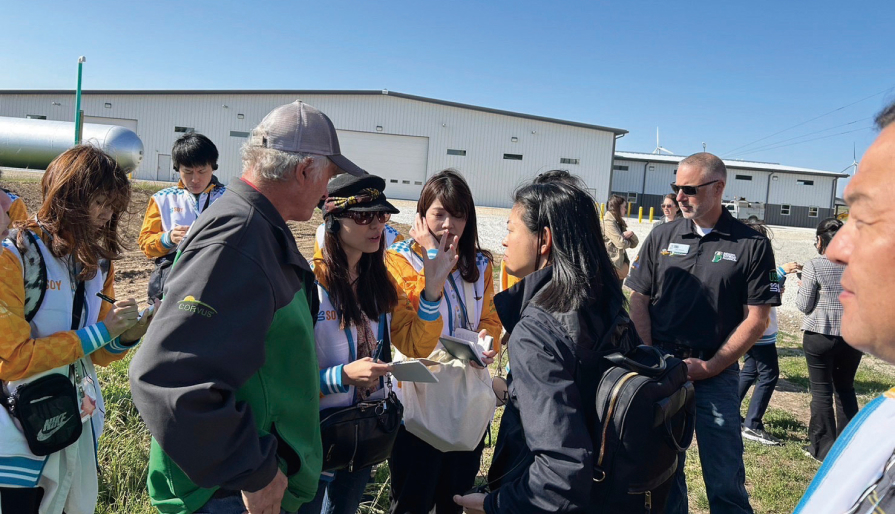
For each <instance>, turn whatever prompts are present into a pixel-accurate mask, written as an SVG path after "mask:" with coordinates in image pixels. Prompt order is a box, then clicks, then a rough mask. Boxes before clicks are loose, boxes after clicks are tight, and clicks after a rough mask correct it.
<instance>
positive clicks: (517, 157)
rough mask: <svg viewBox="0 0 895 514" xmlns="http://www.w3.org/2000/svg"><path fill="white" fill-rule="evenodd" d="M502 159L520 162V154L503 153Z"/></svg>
mask: <svg viewBox="0 0 895 514" xmlns="http://www.w3.org/2000/svg"><path fill="white" fill-rule="evenodd" d="M503 158H504V159H507V160H509V161H521V160H522V154H520V153H505V154H503Z"/></svg>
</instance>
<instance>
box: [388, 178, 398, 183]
mask: <svg viewBox="0 0 895 514" xmlns="http://www.w3.org/2000/svg"><path fill="white" fill-rule="evenodd" d="M389 182H391V183H392V184H397V183H398V179H396V178H392V179H389Z"/></svg>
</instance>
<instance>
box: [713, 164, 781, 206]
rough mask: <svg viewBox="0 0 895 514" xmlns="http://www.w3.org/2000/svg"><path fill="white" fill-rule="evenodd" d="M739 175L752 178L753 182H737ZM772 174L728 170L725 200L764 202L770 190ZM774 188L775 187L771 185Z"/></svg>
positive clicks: (756, 171)
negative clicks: (769, 182)
mask: <svg viewBox="0 0 895 514" xmlns="http://www.w3.org/2000/svg"><path fill="white" fill-rule="evenodd" d="M737 175H745V176H748V177H752V180H737V178H736V176H737ZM769 175H770V173H768V172H766V171H758V170H740V169H736V168H730V167H729V168H727V186H726V187H725V188H724V199H725V200H733V199H734V198H745V199H746V200H748V201H750V202H764V201H765V200H766V198H765V195H766V194H767V190H768V176H769ZM771 187H772V188H773V187H774V185H773V184H771Z"/></svg>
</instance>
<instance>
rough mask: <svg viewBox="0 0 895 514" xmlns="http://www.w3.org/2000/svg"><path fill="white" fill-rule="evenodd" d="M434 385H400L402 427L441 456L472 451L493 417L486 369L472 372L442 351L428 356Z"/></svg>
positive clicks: (406, 383) (404, 383)
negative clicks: (402, 408) (402, 410)
mask: <svg viewBox="0 0 895 514" xmlns="http://www.w3.org/2000/svg"><path fill="white" fill-rule="evenodd" d="M429 359H430V360H433V361H436V362H439V363H440V364H438V365H437V366H430V367H429V371H431V372H432V374H434V375H435V376H436V377H438V383H436V384H430V383H418V382H402V383H401V402H402V403H403V404H404V427H405V428H406V429H407V431H408V432H410V433H411V434H413V435H415V436H416V437H419V438H420V439H422V440H423V441H425V442H426V443H428V444H429V445H431V446H432V447H434V448H435V449H437V450H439V451H442V452H456V451H472V450H474V449H475V448H476V447H477V446H478V445H479V443H480V442H481V440H482V437H484V436H485V430H487V428H488V423H489V422H490V421H491V419H492V418H493V417H494V410H495V408H496V407H495V402H494V391H493V390H492V389H491V374H490V373H489V372H488V369H487V368H486V369H476V368H473V367H472V366H470V365H469V364H467V363H465V362H462V361H460V360H457V359H455V358H454V357H452V356H451V355H450V354H449V353H447V352H446V351H444V350H436V351H435V352H433V353H432V355H430V356H429Z"/></svg>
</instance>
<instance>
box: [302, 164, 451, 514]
mask: <svg viewBox="0 0 895 514" xmlns="http://www.w3.org/2000/svg"><path fill="white" fill-rule="evenodd" d="M383 189H385V181H384V180H383V179H382V178H380V177H377V176H374V175H366V176H363V177H355V176H352V175H347V174H346V175H340V176H339V177H337V178H335V179H333V180H332V181H331V182H330V183H329V186H328V187H327V194H328V198H327V200H326V202H325V203H324V205H323V212H324V214H323V218H324V221H325V225H326V232H325V235H324V241H323V247H322V248H321V249H320V250H319V251H318V252H317V253H315V255H314V259H313V261H312V265H313V267H314V274H315V275H316V278H317V294H318V297H319V299H320V309H319V311H318V314H317V323H316V324H315V325H314V337H315V339H316V341H317V360H318V362H319V365H320V390H321V399H320V409H321V410H323V409H328V408H333V407H347V406H350V405H354V404H356V403H357V402H359V401H362V400H367V399H372V398H381V397H384V396H385V394H386V393H387V391H386V388H385V387H384V386H385V384H384V383H383V376H384V375H385V374H386V373H388V371H389V370H390V368H391V365H390V364H389V362H390V361H391V359H390V356H391V349H390V348H388V347H385V348H380V343H382V342H383V341H387V340H388V339H390V340H391V343H392V344H394V345H395V347H396V348H398V350H399V351H401V353H402V354H404V355H408V356H412V357H426V356H428V355H429V353H431V352H432V350H433V349H434V348H435V345H436V344H437V343H438V336H439V334H441V329H442V319H441V315H440V313H439V311H438V303H437V301H436V302H432V301H429V300H430V299H433V300H437V299H438V298H437V297H434V296H430V294H429V292H426V293H424V295H423V296H424V297H423V298H421V299H420V302H419V308H418V309H414V308H413V306H412V305H411V303H410V301H409V300H408V299H407V295H405V294H404V292H403V291H402V290H401V289H400V288H399V287H398V286H397V284H396V282H395V280H394V279H393V278H392V276H391V275H390V274H389V273H388V270H387V269H386V266H385V252H384V248H385V242H384V241H385V237H384V231H383V229H384V227H385V222H386V221H388V219H389V217H390V216H391V215H392V214H393V213H397V212H398V209H396V208H395V207H394V206H393V205H392V204H390V203H389V202H388V201H387V200H386V198H385V194H384V193H383ZM442 250H443V251H442V252H439V254H438V256H436V257H435V258H432V259H429V258H426V260H425V267H426V273H427V275H429V276H431V277H433V281H437V280H438V277H441V281H442V282H443V281H444V280H445V277H446V276H447V274H448V273H450V271H451V268H453V267H454V264H455V263H456V261H457V257H456V252H455V251H454V250H453V248H450V247H449V248H447V249H444V248H442ZM385 330H389V334H388V335H389V336H390V337H388V338H387V337H385ZM386 344H387V343H386ZM370 471H371V468H370V467H365V468H362V469H355V470H353V471H348V470H339V471H336V472H334V473H324V474H323V476H322V477H321V483H320V487H319V488H318V490H317V496H316V498H314V500H313V501H311V502H310V503H308V504H306V505H304V506H303V507H302V508H301V510H300V512H302V513H307V514H311V513H313V514H317V513H318V512H324V513H327V514H331V513H336V514H341V513H354V512H356V511H357V507H358V505H359V504H360V501H361V497H362V496H363V492H364V488H365V486H366V484H367V481H368V479H369V478H370Z"/></svg>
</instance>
